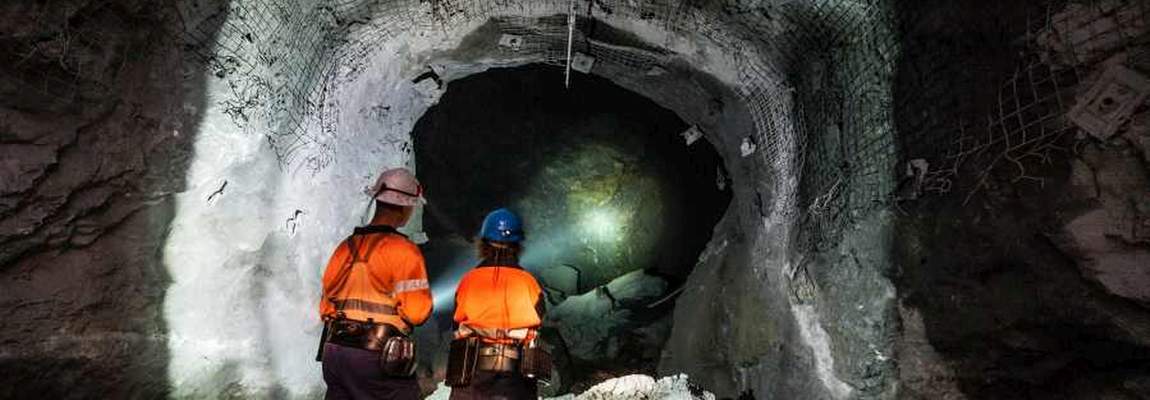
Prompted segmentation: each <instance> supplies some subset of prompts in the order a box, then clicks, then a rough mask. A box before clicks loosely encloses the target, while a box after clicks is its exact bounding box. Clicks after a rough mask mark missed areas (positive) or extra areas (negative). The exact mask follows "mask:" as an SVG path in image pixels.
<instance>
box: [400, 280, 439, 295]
mask: <svg viewBox="0 0 1150 400" xmlns="http://www.w3.org/2000/svg"><path fill="white" fill-rule="evenodd" d="M429 288H431V285H430V284H428V283H427V280H426V279H409V280H406V281H399V282H396V283H395V292H394V293H397V294H398V293H403V292H412V291H416V290H426V289H429Z"/></svg>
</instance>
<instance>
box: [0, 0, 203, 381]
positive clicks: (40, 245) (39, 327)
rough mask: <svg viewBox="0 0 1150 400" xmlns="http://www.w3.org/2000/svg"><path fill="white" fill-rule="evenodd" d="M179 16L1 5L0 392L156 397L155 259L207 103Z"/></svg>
mask: <svg viewBox="0 0 1150 400" xmlns="http://www.w3.org/2000/svg"><path fill="white" fill-rule="evenodd" d="M202 6H203V7H204V8H205V10H204V11H205V13H211V12H217V13H218V12H223V9H221V8H218V7H219V4H214V5H213V4H210V2H205V3H204V4H203V5H202ZM213 7H215V8H214V11H213ZM197 15H199V14H196V15H191V14H189V15H188V16H187V17H190V18H197ZM178 21H179V15H177V14H176V13H175V10H174V9H171V8H169V7H166V6H165V5H164V4H162V2H147V1H121V2H97V1H86V0H75V1H53V2H35V1H9V2H4V4H3V5H0V26H3V27H4V28H3V29H0V49H2V50H0V309H3V310H5V319H4V323H3V328H2V329H0V397H3V398H44V397H53V398H92V397H114V398H158V397H163V396H164V395H165V394H166V393H167V391H168V385H167V380H166V379H165V377H164V375H163V373H162V371H164V369H165V368H166V366H167V353H168V350H167V338H166V330H167V329H166V325H165V321H164V319H163V317H162V313H161V310H162V307H163V302H164V293H165V288H166V286H167V284H168V281H169V278H168V273H167V271H166V269H165V268H164V265H163V263H162V261H161V257H160V256H161V252H162V246H163V242H164V238H165V236H166V235H167V229H168V223H169V221H170V220H171V219H172V211H173V203H172V193H175V192H179V191H181V190H183V188H184V178H185V176H184V172H185V171H184V169H185V168H186V166H187V164H188V160H189V157H190V154H189V150H190V143H191V142H192V141H193V140H194V138H195V134H196V132H197V130H198V118H197V116H198V114H199V113H201V112H202V110H203V109H204V108H205V106H206V105H205V100H204V98H203V90H202V82H203V79H202V76H201V72H202V69H201V68H199V67H198V66H197V65H198V63H197V62H196V61H195V60H194V59H195V54H194V51H195V50H196V48H195V47H187V46H184V43H183V41H182V40H181V36H182V32H180V31H179V28H178V26H179V25H178ZM204 28H205V31H204V32H205V34H207V35H211V34H212V25H211V24H210V23H209V24H205V25H204ZM157 371H159V373H157Z"/></svg>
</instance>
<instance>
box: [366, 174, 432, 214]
mask: <svg viewBox="0 0 1150 400" xmlns="http://www.w3.org/2000/svg"><path fill="white" fill-rule="evenodd" d="M364 193H366V194H367V195H368V196H373V197H375V199H376V200H379V201H382V202H384V203H387V204H394V205H397V206H407V207H411V206H416V205H420V204H424V203H426V202H427V201H426V200H424V199H423V186H422V185H420V184H419V180H417V179H415V175H414V174H412V173H411V171H408V170H407V168H392V169H389V170H387V171H383V173H382V174H379V179H376V180H375V185H373V186H371V187H368V188H365V189H364Z"/></svg>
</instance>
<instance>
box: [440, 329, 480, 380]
mask: <svg viewBox="0 0 1150 400" xmlns="http://www.w3.org/2000/svg"><path fill="white" fill-rule="evenodd" d="M478 360H479V338H478V337H474V336H471V337H466V338H461V339H455V340H452V341H451V350H450V351H449V352H448V354H447V376H446V381H447V382H446V383H447V386H452V387H455V386H467V385H470V384H471V376H472V375H474V374H475V365H476V362H478Z"/></svg>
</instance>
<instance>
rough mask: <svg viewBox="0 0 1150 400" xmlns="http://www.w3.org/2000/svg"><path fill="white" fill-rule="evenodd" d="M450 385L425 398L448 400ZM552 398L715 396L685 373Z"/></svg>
mask: <svg viewBox="0 0 1150 400" xmlns="http://www.w3.org/2000/svg"><path fill="white" fill-rule="evenodd" d="M450 396H451V388H450V387H447V386H445V385H444V384H443V383H440V384H439V389H437V390H436V391H435V393H432V394H431V395H430V396H427V397H426V398H425V400H447V399H448V398H449V397H450ZM548 399H552V400H634V399H643V400H694V399H700V400H714V399H715V395H713V394H711V393H710V392H707V391H704V390H702V389H698V388H696V387H694V386H693V385H691V381H690V379H688V378H687V376H686V375H682V374H680V375H675V376H668V377H664V378H661V379H659V380H655V378H652V377H650V376H647V375H628V376H623V377H618V378H615V379H611V380H608V381H604V382H603V383H600V384H598V385H595V386H592V387H591V389H588V390H587V391H586V392H583V393H582V394H579V395H578V396H576V395H573V394H568V395H563V396H559V397H549V398H548Z"/></svg>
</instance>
